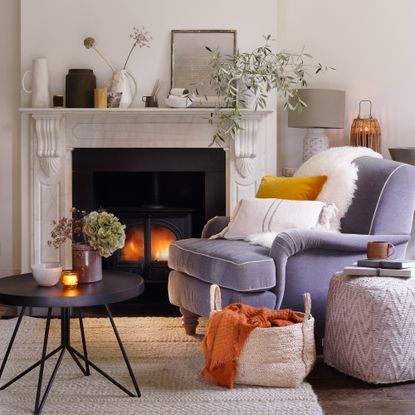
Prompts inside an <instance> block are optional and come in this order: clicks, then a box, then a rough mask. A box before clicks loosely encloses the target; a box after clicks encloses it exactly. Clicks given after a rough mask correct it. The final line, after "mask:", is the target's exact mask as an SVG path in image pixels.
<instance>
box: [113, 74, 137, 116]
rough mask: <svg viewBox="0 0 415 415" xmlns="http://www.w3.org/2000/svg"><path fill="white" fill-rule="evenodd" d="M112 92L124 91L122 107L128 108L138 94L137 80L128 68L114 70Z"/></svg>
mask: <svg viewBox="0 0 415 415" xmlns="http://www.w3.org/2000/svg"><path fill="white" fill-rule="evenodd" d="M111 92H122V95H121V101H120V108H128V107H129V106H130V105H131V104H132V102H133V101H134V99H135V96H136V94H137V82H136V81H135V78H134V77H133V75H131V73H130V72H128V71H127V70H126V69H119V70H117V71H115V72H114V75H113V78H112V86H111Z"/></svg>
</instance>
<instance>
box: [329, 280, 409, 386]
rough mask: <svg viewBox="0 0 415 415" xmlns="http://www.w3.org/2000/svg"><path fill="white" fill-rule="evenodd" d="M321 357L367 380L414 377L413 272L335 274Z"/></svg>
mask: <svg viewBox="0 0 415 415" xmlns="http://www.w3.org/2000/svg"><path fill="white" fill-rule="evenodd" d="M324 361H325V362H326V363H327V364H328V365H330V366H333V367H334V368H336V369H338V370H340V371H341V372H344V373H346V374H348V375H351V376H354V377H356V378H359V379H362V380H364V381H366V382H370V383H393V382H405V381H409V380H414V379H415V278H409V279H403V278H393V277H350V276H345V275H343V274H341V273H338V274H335V276H334V277H333V278H332V280H331V282H330V288H329V296H328V302H327V312H326V333H325V339H324Z"/></svg>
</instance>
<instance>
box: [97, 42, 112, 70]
mask: <svg viewBox="0 0 415 415" xmlns="http://www.w3.org/2000/svg"><path fill="white" fill-rule="evenodd" d="M92 49H94V50H95V52H96V53H98V55H99V56H101V58H102V60H103V61H104V62H105V63H106V64H107V65H108V66H109V67H110V68H111V70H112V72H115V68H114V67H113V66H112V65H111V62H110V61H109V60H108V59H107V58H106V57H105V56H104V55H103V54H102V53H101V52H100V51H99V50H98V49H97V48H96V47H95V46H92Z"/></svg>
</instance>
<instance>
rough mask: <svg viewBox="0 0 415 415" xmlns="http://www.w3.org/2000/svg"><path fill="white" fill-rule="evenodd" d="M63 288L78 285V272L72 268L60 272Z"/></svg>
mask: <svg viewBox="0 0 415 415" xmlns="http://www.w3.org/2000/svg"><path fill="white" fill-rule="evenodd" d="M62 286H63V288H76V287H77V286H78V274H77V273H76V272H75V271H72V270H66V271H63V272H62Z"/></svg>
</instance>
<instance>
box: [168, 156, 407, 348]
mask: <svg viewBox="0 0 415 415" xmlns="http://www.w3.org/2000/svg"><path fill="white" fill-rule="evenodd" d="M355 163H356V165H357V166H358V168H359V172H358V180H357V190H356V193H355V196H354V199H353V202H352V205H351V206H350V208H349V210H348V212H347V214H346V216H345V217H344V218H343V219H342V229H341V233H340V234H338V233H329V232H320V231H313V230H289V231H286V232H283V233H280V234H279V235H278V236H277V238H276V239H275V240H274V242H273V245H272V247H271V249H267V248H264V247H261V246H256V245H250V244H249V243H247V242H244V241H229V240H223V239H215V240H210V239H208V238H209V237H210V236H211V235H214V234H216V233H218V232H219V231H221V230H222V229H223V228H224V227H225V226H226V225H227V223H228V220H229V219H228V218H225V217H216V218H214V219H212V220H210V221H209V222H208V223H207V224H206V226H205V228H204V230H203V234H202V238H200V239H196V238H193V239H184V240H179V241H176V242H175V243H173V244H172V245H171V247H170V255H169V266H170V268H171V269H172V271H171V272H170V276H169V283H168V290H169V298H170V302H171V303H172V304H175V305H177V306H179V307H180V310H181V313H182V315H183V324H184V327H185V329H186V332H187V333H188V334H194V333H195V329H196V327H197V324H198V317H199V316H208V315H209V312H210V305H209V287H210V284H218V285H219V286H220V287H221V290H222V302H223V306H226V305H227V304H230V303H234V302H242V303H246V304H250V305H253V306H257V307H269V308H276V309H277V308H287V307H289V308H293V309H296V310H301V309H302V307H303V305H302V294H303V293H304V292H310V293H311V298H312V301H313V315H314V317H315V319H316V337H317V339H318V343H317V344H318V345H319V346H320V340H321V338H322V337H323V336H324V322H325V307H326V299H327V291H328V286H329V281H330V279H331V277H332V275H333V273H334V272H336V271H339V270H342V268H343V267H344V266H346V265H350V264H351V263H353V262H354V261H356V260H358V259H361V258H365V257H366V246H367V243H368V242H369V241H375V240H387V241H390V242H392V243H393V244H394V245H395V246H396V251H397V257H404V255H405V251H406V247H407V244H408V241H409V239H410V233H411V226H412V220H413V213H414V208H415V167H412V166H409V165H407V164H401V163H397V162H394V161H391V160H385V159H376V158H369V157H361V158H358V159H356V160H355Z"/></svg>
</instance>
